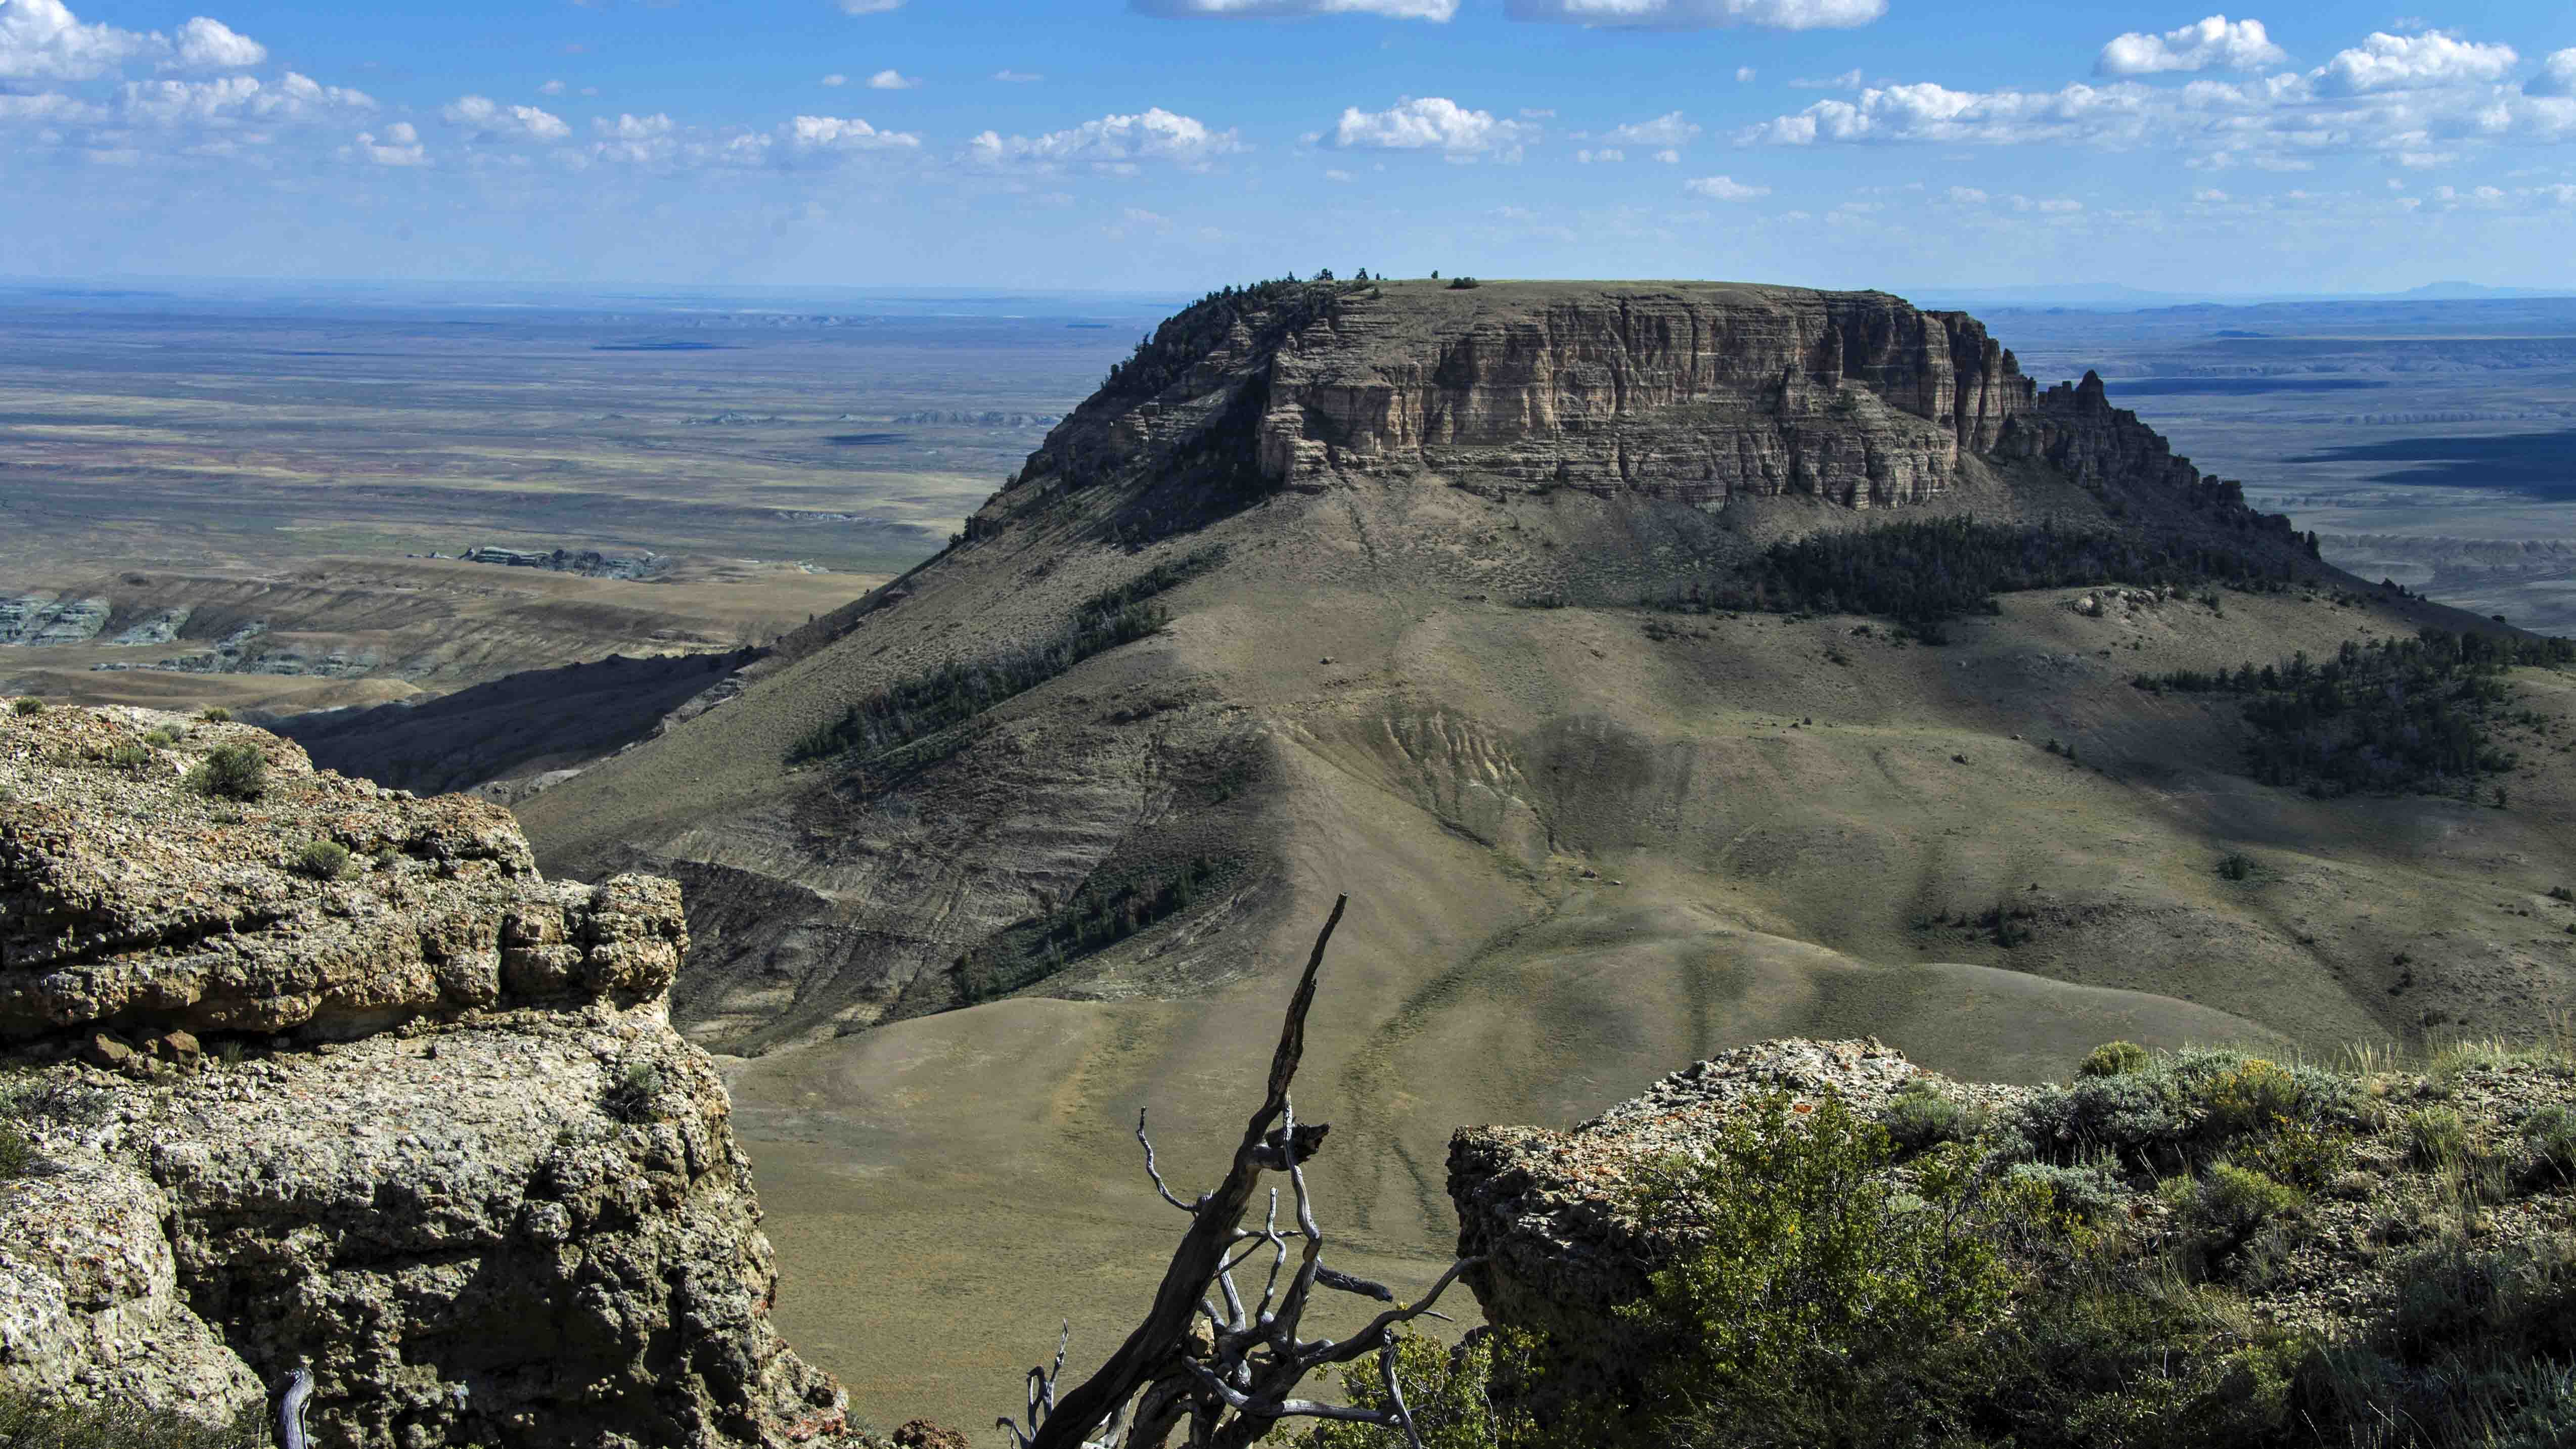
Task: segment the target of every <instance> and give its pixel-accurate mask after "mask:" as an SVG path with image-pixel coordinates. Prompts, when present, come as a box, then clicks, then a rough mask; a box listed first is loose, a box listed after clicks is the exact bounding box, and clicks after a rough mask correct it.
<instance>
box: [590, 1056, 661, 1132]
mask: <svg viewBox="0 0 2576 1449" xmlns="http://www.w3.org/2000/svg"><path fill="white" fill-rule="evenodd" d="M667 1085H669V1083H668V1081H667V1080H666V1079H665V1078H664V1077H663V1075H662V1069H661V1068H660V1067H659V1066H656V1065H654V1064H653V1063H651V1062H648V1061H643V1060H640V1059H630V1060H628V1061H627V1062H626V1064H625V1065H623V1066H621V1067H619V1068H618V1069H617V1075H616V1076H615V1077H612V1078H611V1079H610V1080H609V1083H608V1092H607V1095H606V1096H605V1098H604V1099H603V1100H602V1102H601V1105H602V1106H603V1107H605V1108H606V1109H607V1111H608V1115H609V1116H611V1117H614V1118H616V1119H617V1120H618V1121H620V1122H650V1121H652V1120H654V1119H655V1118H657V1117H659V1116H661V1115H662V1114H661V1111H660V1102H661V1097H662V1089H663V1088H664V1087H665V1086H667Z"/></svg>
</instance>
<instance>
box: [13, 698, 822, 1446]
mask: <svg viewBox="0 0 2576 1449" xmlns="http://www.w3.org/2000/svg"><path fill="white" fill-rule="evenodd" d="M178 723H180V722H178V721H176V720H175V718H173V717H167V716H160V717H152V716H144V715H140V714H135V713H129V712H99V713H92V712H87V711H77V710H66V709H56V710H51V711H47V712H45V713H43V714H40V715H36V716H32V717H25V716H7V717H0V907H5V918H0V919H5V926H0V941H5V943H6V949H7V956H6V959H5V964H4V965H0V1003H5V1004H0V1027H5V1029H6V1031H7V1033H8V1036H9V1038H10V1039H11V1040H10V1043H9V1046H8V1048H7V1050H8V1051H9V1052H10V1053H11V1055H10V1056H9V1057H8V1058H7V1059H0V1107H5V1113H0V1116H5V1118H6V1123H5V1125H7V1126H8V1128H9V1129H10V1130H11V1131H13V1132H16V1133H17V1134H19V1135H20V1136H22V1137H24V1138H25V1139H27V1141H28V1142H29V1143H30V1144H31V1146H32V1149H33V1154H34V1159H35V1166H34V1167H33V1169H32V1170H31V1171H30V1172H28V1173H27V1174H26V1175H24V1176H22V1177H19V1178H17V1179H15V1180H10V1181H0V1377H5V1378H6V1379H7V1380H8V1381H10V1382H12V1383H14V1384H16V1385H18V1386H19V1387H22V1388H25V1389H29V1390H33V1391H35V1392H38V1393H40V1394H43V1395H46V1396H50V1397H54V1398H58V1399H64V1400H69V1401H74V1402H107V1403H130V1404H135V1405H139V1406H141V1407H143V1408H146V1409H150V1410H155V1411H161V1412H168V1413H176V1414H180V1415H183V1416H186V1417H191V1418H196V1419H200V1420H205V1421H210V1422H220V1421H225V1420H229V1419H231V1418H234V1417H236V1416H238V1415H240V1414H242V1413H245V1412H252V1413H264V1412H266V1411H267V1407H266V1406H267V1404H268V1402H269V1401H270V1399H271V1398H272V1396H273V1395H274V1394H275V1392H276V1391H277V1390H278V1388H279V1387H280V1386H281V1385H282V1384H283V1382H284V1380H285V1379H286V1378H287V1377H288V1376H289V1375H291V1374H292V1372H293V1371H294V1370H296V1369H297V1368H308V1369H310V1370H311V1371H312V1372H313V1374H314V1376H315V1381H316V1389H315V1393H314V1396H313V1399H312V1402H311V1404H310V1407H309V1410H308V1413H307V1421H308V1425H309V1427H310V1428H311V1429H312V1431H313V1435H314V1439H315V1442H317V1443H320V1444H326V1445H345V1446H392V1445H402V1446H413V1445H429V1444H450V1443H454V1444H465V1443H480V1444H486V1445H496V1446H497V1445H549V1446H551V1445H598V1446H628V1445H637V1446H640V1445H672V1446H681V1445H686V1446H708V1449H714V1446H730V1445H773V1444H784V1443H791V1442H805V1441H811V1440H816V1439H822V1438H830V1437H832V1436H835V1435H837V1434H838V1433H839V1432H840V1430H841V1426H842V1417H843V1415H842V1398H841V1395H840V1391H839V1389H838V1387H837V1385H835V1384H834V1383H833V1382H832V1381H831V1379H830V1378H829V1377H828V1376H826V1375H824V1374H822V1373H820V1372H819V1371H817V1370H814V1369H813V1368H811V1367H809V1366H807V1365H806V1364H804V1363H803V1362H802V1361H800V1360H799V1359H797V1358H796V1356H795V1355H794V1354H793V1353H791V1352H789V1351H788V1350H787V1348H786V1347H785V1345H784V1344H783V1343H781V1342H780V1340H779V1338H778V1336H777V1334H776V1332H775V1331H774V1330H773V1329H772V1327H771V1326H770V1323H769V1320H768V1307H769V1304H770V1301H771V1298H772V1296H773V1293H774V1288H775V1282H776V1272H775V1269H774V1266H773V1264H772V1262H771V1257H770V1249H769V1245H768V1243H767V1241H766V1240H765V1239H764V1238H763V1237H762V1235H761V1233H760V1232H759V1229H758V1222H759V1213H760V1210H759V1205H758V1203H757V1201H756V1199H755V1198H754V1196H753V1193H752V1188H751V1180H750V1175H749V1169H748V1164H747V1163H746V1161H745V1160H744V1158H743V1156H742V1153H741V1151H740V1149H739V1148H738V1147H737V1146H736V1145H735V1143H734V1140H733V1137H732V1133H731V1130H730V1128H729V1126H728V1112H729V1108H728V1104H727V1101H726V1098H725V1094H724V1089H723V1087H722V1084H721V1083H720V1082H719V1081H718V1079H717V1078H716V1076H715V1073H714V1070H713V1068H712V1066H711V1064H710V1063H709V1061H708V1059H707V1058H706V1056H705V1055H704V1054H703V1053H701V1052H699V1051H697V1050H696V1049H695V1048H692V1047H690V1046H688V1045H686V1044H685V1043H683V1042H682V1041H681V1040H680V1039H679V1038H678V1037H677V1036H676V1035H675V1034H674V1033H673V1032H672V1031H671V1029H670V1026H669V1022H668V1018H667V1003H666V997H665V995H664V993H665V992H666V990H667V988H668V986H669V983H670V979H671V973H672V970H673V968H674V967H675V965H676V964H677V961H678V959H679V955H680V953H681V951H682V950H684V949H685V944H686V942H685V935H684V932H683V931H682V929H681V926H680V914H679V899H678V892H677V890H676V888H674V887H673V886H672V885H671V884H670V883H669V882H667V881H659V880H652V879H647V878H644V877H621V878H619V879H616V880H612V881H610V882H608V883H607V884H605V885H602V886H600V887H596V888H592V887H584V886H575V885H569V884H550V883H548V882H545V881H543V880H541V879H540V878H538V876H537V874H536V872H535V870H534V869H533V867H532V866H530V865H529V863H528V850H527V846H526V843H525V841H524V840H523V839H522V838H521V837H520V836H519V834H518V832H517V830H516V828H515V827H513V826H512V825H511V824H510V823H509V818H508V817H507V816H506V815H505V814H503V813H502V812H501V811H499V810H498V809H496V808H494V807H491V806H488V805H482V804H479V803H475V802H470V801H465V800H461V799H447V800H435V801H418V800H412V799H409V798H407V797H403V796H401V795H399V794H394V793H388V792H380V791H377V790H376V789H375V788H374V787H372V786H367V785H363V784H358V783H354V782H350V781H346V780H341V779H339V778H338V777H336V776H331V775H319V774H315V773H313V772H311V770H310V769H309V767H307V766H305V765H304V764H303V762H302V757H301V754H300V752H299V751H297V750H296V749H295V748H294V747H293V746H292V745H289V744H286V743H285V742H283V741H278V740H274V739H271V738H268V737H266V736H263V735H260V734H258V732H256V731H251V730H247V729H243V728H240V727H233V726H208V725H202V724H198V725H190V726H187V727H188V728H189V729H190V730H191V734H190V736H189V738H187V739H186V740H184V741H182V742H180V743H178V744H175V745H166V746H153V745H146V744H144V740H143V737H144V734H145V727H146V726H148V725H156V724H157V725H164V726H169V725H176V724H178ZM234 741H250V742H253V743H256V744H257V745H258V746H259V747H260V748H262V749H263V750H264V751H265V752H266V753H267V754H268V757H269V760H270V785H269V788H268V790H267V792H266V793H265V795H263V797H262V798H260V799H259V800H256V801H250V802H242V803H240V804H238V805H235V804H231V803H229V802H224V801H215V800H209V799H207V798H205V797H203V796H200V795H197V794H195V793H194V792H191V791H189V790H188V789H187V788H186V787H185V786H184V785H183V783H182V776H181V771H182V770H183V769H184V768H185V767H186V766H187V765H188V764H189V763H190V761H191V760H192V759H193V758H194V757H195V756H197V755H199V754H201V753H202V752H203V751H204V750H206V749H207V748H208V747H209V746H210V745H212V744H215V743H218V742H227V743H228V742H234ZM121 747H122V752H121V753H120V749H121ZM132 747H141V748H142V749H144V750H145V751H146V755H145V756H144V757H143V758H140V759H138V758H137V757H136V755H135V754H134V752H133V748H132ZM111 758H113V759H114V760H115V761H116V762H115V763H111V762H110V761H111ZM317 838H319V839H328V840H338V841H340V842H342V843H344V844H352V845H355V846H357V847H358V852H359V853H357V854H356V855H355V857H354V858H355V859H356V861H357V862H359V863H358V865H357V867H356V869H355V870H354V871H353V873H352V875H351V877H350V878H349V879H345V880H338V881H325V880H320V879H316V878H314V877H313V876H312V875H311V874H309V873H298V872H296V871H295V870H293V869H291V868H290V867H289V866H288V865H287V863H286V862H287V860H288V859H290V858H291V857H292V855H293V854H294V853H295V852H297V851H299V850H300V849H301V847H302V845H303V844H304V843H305V842H308V841H311V840H314V839H317ZM200 1033H202V1034H203V1035H202V1036H201V1035H200Z"/></svg>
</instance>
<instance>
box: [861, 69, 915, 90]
mask: <svg viewBox="0 0 2576 1449" xmlns="http://www.w3.org/2000/svg"><path fill="white" fill-rule="evenodd" d="M920 84H921V77H919V76H917V75H905V74H904V73H903V72H902V71H899V70H881V71H878V72H877V73H876V74H875V75H872V76H869V77H868V89H869V90H872V91H908V90H911V89H912V88H913V87H915V86H918V85H920Z"/></svg>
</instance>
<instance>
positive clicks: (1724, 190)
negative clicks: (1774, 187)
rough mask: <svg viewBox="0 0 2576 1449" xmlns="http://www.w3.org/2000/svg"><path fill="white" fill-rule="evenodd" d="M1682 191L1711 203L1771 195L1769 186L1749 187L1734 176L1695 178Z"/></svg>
mask: <svg viewBox="0 0 2576 1449" xmlns="http://www.w3.org/2000/svg"><path fill="white" fill-rule="evenodd" d="M1682 189H1683V190H1684V191H1687V192H1689V193H1691V194H1692V195H1694V196H1705V197H1707V198H1708V199H1709V200H1711V201H1751V200H1752V199H1753V198H1755V197H1757V196H1769V195H1770V194H1771V188H1770V187H1768V186H1752V185H1748V184H1746V183H1744V182H1741V181H1738V180H1736V179H1735V178H1734V177H1732V176H1695V177H1692V178H1691V179H1690V180H1688V181H1685V182H1683V183H1682Z"/></svg>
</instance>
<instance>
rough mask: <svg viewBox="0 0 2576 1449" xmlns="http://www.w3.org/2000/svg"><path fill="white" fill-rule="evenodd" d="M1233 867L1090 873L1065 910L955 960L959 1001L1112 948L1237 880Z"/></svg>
mask: <svg viewBox="0 0 2576 1449" xmlns="http://www.w3.org/2000/svg"><path fill="white" fill-rule="evenodd" d="M1236 870H1237V867H1236V865H1235V864H1234V863H1233V862H1231V861H1214V860H1210V859H1208V858H1207V857H1206V856H1204V855H1202V856H1199V857H1196V858H1195V859H1193V860H1191V861H1190V863H1189V864H1187V865H1185V866H1183V867H1181V868H1180V869H1178V870H1176V871H1174V872H1173V873H1172V874H1170V875H1168V876H1163V875H1150V874H1149V875H1133V874H1116V875H1108V874H1104V875H1096V876H1094V877H1092V878H1091V879H1090V880H1087V881H1085V882H1083V884H1082V888H1081V889H1080V890H1077V891H1075V892H1074V894H1073V898H1072V899H1071V900H1069V901H1067V902H1065V903H1064V905H1063V907H1062V908H1060V909H1057V910H1054V911H1050V912H1048V913H1047V914H1046V915H1044V916H1041V917H1039V918H1037V919H1036V920H1033V921H1024V922H1021V923H1020V924H1019V925H1016V926H1013V927H1011V928H1010V929H1008V930H1005V931H1003V932H1002V933H1000V934H999V935H997V936H995V937H994V938H993V939H992V940H990V941H988V942H986V943H985V944H983V945H981V946H978V947H976V948H975V949H974V950H972V951H969V952H967V953H966V954H965V955H963V956H961V957H959V958H958V959H957V962H956V964H955V965H953V966H951V967H950V968H949V970H950V972H951V974H952V975H953V976H954V978H955V980H956V983H957V996H958V999H959V1000H960V1001H961V1002H965V1003H968V1004H972V1003H974V1002H978V1001H990V1000H992V999H993V998H994V997H997V996H1005V995H1008V994H1010V993H1011V992H1014V991H1017V990H1019V989H1020V988H1021V987H1024V986H1029V985H1033V984H1034V983H1036V982H1039V981H1043V980H1045V979H1046V978H1047V977H1049V976H1053V975H1054V974H1056V973H1057V972H1059V971H1062V970H1063V969H1064V968H1065V967H1066V966H1068V965H1071V964H1072V963H1073V962H1074V961H1076V960H1078V959H1079V958H1081V957H1084V956H1087V955H1090V954H1091V953H1092V952H1095V951H1100V950H1105V949H1107V948H1108V947H1111V946H1114V945H1116V944H1118V943H1119V942H1121V941H1124V940H1126V939H1127V938H1128V937H1130V936H1133V935H1135V934H1136V933H1137V932H1139V931H1142V930H1145V929H1146V928H1147V927H1150V926H1154V925H1157V924H1159V923H1161V922H1162V921H1165V920H1167V919H1169V918H1171V917H1172V916H1175V915H1177V914H1179V913H1180V912H1182V911H1184V910H1187V909H1189V907H1190V906H1191V905H1193V904H1195V903H1196V902H1197V901H1198V899H1199V896H1200V895H1201V894H1202V893H1203V892H1205V891H1206V890H1207V889H1208V888H1209V887H1210V886H1212V885H1215V884H1218V883H1221V882H1222V881H1224V880H1225V879H1227V878H1229V877H1231V876H1232V875H1234V874H1235V872H1236Z"/></svg>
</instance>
